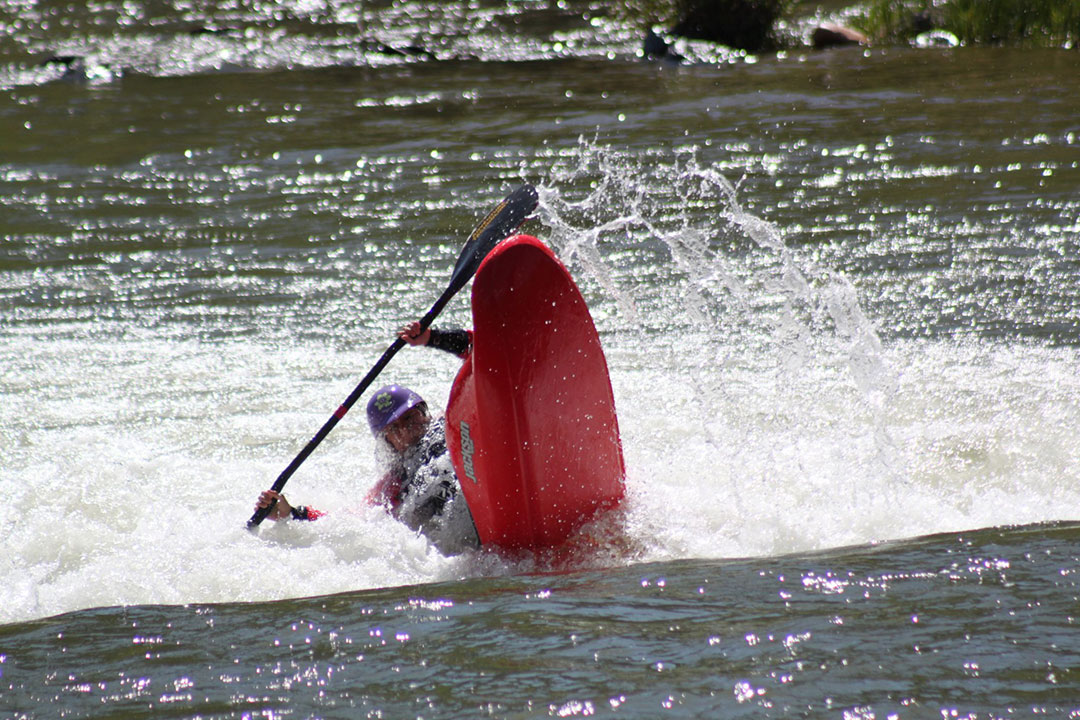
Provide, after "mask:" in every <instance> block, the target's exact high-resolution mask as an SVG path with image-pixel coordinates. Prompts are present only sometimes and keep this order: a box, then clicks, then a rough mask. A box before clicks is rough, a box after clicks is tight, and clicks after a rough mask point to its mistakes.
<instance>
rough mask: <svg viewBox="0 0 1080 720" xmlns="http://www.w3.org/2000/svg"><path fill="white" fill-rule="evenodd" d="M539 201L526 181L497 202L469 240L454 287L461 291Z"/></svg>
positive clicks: (459, 263)
mask: <svg viewBox="0 0 1080 720" xmlns="http://www.w3.org/2000/svg"><path fill="white" fill-rule="evenodd" d="M539 202H540V198H539V196H538V195H537V194H536V188H534V187H533V186H532V185H530V184H528V183H525V184H524V185H522V186H521V187H519V188H518V189H517V190H515V191H514V192H512V193H510V194H509V195H507V196H506V198H505V199H504V200H503V201H502V202H501V203H499V204H498V205H496V206H495V209H494V210H492V211H491V212H490V213H488V216H487V217H486V218H484V219H483V220H481V221H480V224H479V225H477V226H476V229H475V230H473V231H472V234H471V235H469V239H468V240H466V241H465V247H463V248H462V249H461V255H459V256H458V261H457V264H456V265H454V274H453V275H451V276H450V287H452V288H456V289H458V290H460V289H461V288H462V287H463V286H464V285H465V283H466V282H468V281H469V278H471V277H472V276H473V275H474V274H475V273H476V269H477V268H478V267H480V263H481V262H483V260H484V258H485V257H487V254H488V253H489V252H491V249H492V248H493V247H495V246H496V245H498V244H499V242H501V241H502V240H505V239H506V238H508V237H509V236H510V235H511V234H512V233H513V232H514V231H515V230H517V229H518V227H520V226H521V223H523V222H525V218H527V217H528V216H529V214H530V213H531V212H532V211H533V210H535V209H536V206H537V205H538V204H539Z"/></svg>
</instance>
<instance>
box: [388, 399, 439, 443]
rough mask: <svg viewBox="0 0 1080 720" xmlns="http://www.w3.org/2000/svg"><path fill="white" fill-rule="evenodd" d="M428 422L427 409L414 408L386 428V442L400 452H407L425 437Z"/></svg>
mask: <svg viewBox="0 0 1080 720" xmlns="http://www.w3.org/2000/svg"><path fill="white" fill-rule="evenodd" d="M428 420H429V419H428V414H427V410H426V409H425V408H423V407H419V406H418V407H414V408H412V409H411V410H409V412H407V413H405V414H404V415H402V416H401V417H399V418H398V419H397V420H395V421H394V422H393V423H392V424H390V425H389V426H388V427H387V428H386V441H387V442H388V443H390V445H391V446H392V447H393V448H394V449H395V450H397V451H398V452H405V451H406V450H408V449H409V448H410V447H412V446H413V445H415V444H416V443H418V442H420V438H422V437H424V433H426V432H427V427H428Z"/></svg>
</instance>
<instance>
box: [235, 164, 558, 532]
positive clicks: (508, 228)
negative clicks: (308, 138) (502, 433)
mask: <svg viewBox="0 0 1080 720" xmlns="http://www.w3.org/2000/svg"><path fill="white" fill-rule="evenodd" d="M537 202H538V198H537V194H536V188H534V187H533V186H532V185H529V184H525V185H522V186H521V187H519V188H518V189H517V190H515V191H514V192H512V193H510V194H509V195H507V196H506V199H504V200H503V201H502V202H501V203H499V204H498V205H497V206H496V207H495V209H494V210H492V211H491V212H490V213H489V214H488V216H487V217H486V218H484V219H483V220H482V221H481V222H480V224H479V225H477V226H476V229H475V230H473V231H472V234H471V235H470V236H469V239H468V240H466V241H465V247H463V248H462V249H461V255H459V256H458V260H457V264H456V265H454V272H453V274H452V275H451V276H450V284H449V285H448V286H447V288H446V290H444V291H443V294H442V295H440V296H439V299H438V300H436V301H435V304H434V305H432V306H431V309H430V310H428V311H427V314H426V315H424V317H422V318H421V319H420V332H423V331H424V330H426V329H427V328H428V327H429V326H430V325H431V323H432V322H433V321H434V320H435V318H436V317H437V316H438V314H439V313H440V312H442V309H443V308H444V307H446V303H448V302H450V298H452V297H454V295H455V294H457V291H458V290H460V289H461V288H463V287H464V286H465V283H467V282H469V279H470V278H472V276H473V275H474V274H476V269H477V268H478V267H480V262H481V261H482V260H483V259H484V258H485V257H486V256H487V254H488V253H489V252H491V249H492V248H493V247H495V245H496V244H498V242H499V241H500V240H504V239H506V238H507V237H508V236H509V235H510V233H512V232H514V230H516V229H517V228H518V226H520V225H521V223H522V222H524V220H525V218H526V217H528V215H529V213H531V212H532V211H533V210H534V209H535V208H536V205H537ZM404 345H405V341H404V340H402V339H401V338H398V339H397V340H395V341H394V344H393V345H391V346H390V347H389V348H387V350H386V352H384V353H383V354H382V357H381V358H379V361H378V362H377V363H375V366H374V367H373V368H371V370H369V371H368V374H367V375H365V376H364V379H363V380H361V381H360V384H359V385H357V386H356V389H354V390H353V391H352V393H351V394H350V395H349V397H348V398H347V399H346V400H345V402H343V403H342V404H341V407H339V408H338V409H337V410H336V411H335V412H334V414H333V415H331V416H330V419H329V420H327V421H326V423H325V424H324V425H323V426H322V428H320V429H319V432H317V433H315V437H313V438H311V441H310V442H308V444H307V445H306V446H304V449H303V450H301V451H300V454H299V455H297V456H296V457H295V458H293V461H292V462H291V463H289V466H288V467H287V468H285V469H284V470H283V471H282V473H281V474H280V475H278V478H277V480H275V481H274V485H273V487H272V488H271V489H272V490H274V491H275V492H281V489H282V488H284V487H285V483H286V482H288V481H289V478H290V477H292V474H293V473H294V472H296V469H297V468H298V467H300V465H301V463H303V462H304V460H307V457H308V455H310V454H311V453H312V451H313V450H314V449H315V448H316V447H318V445H319V443H321V442H322V441H323V439H324V438H325V437H326V436H327V435H329V434H330V431H331V430H333V429H334V426H335V425H337V424H338V421H339V420H341V418H343V417H345V413H347V412H349V409H350V408H351V407H352V406H353V405H354V404H355V403H356V401H357V400H358V399H360V396H361V395H363V394H364V391H365V390H367V388H368V386H369V385H371V383H372V381H373V380H374V379H375V378H376V377H377V376H378V374H379V373H380V372H382V370H383V368H385V367H386V365H387V363H389V362H390V359H391V358H393V357H394V355H396V354H397V351H398V350H400V349H401V348H402V347H404ZM276 504H277V501H276V500H275V501H274V502H272V503H271V504H270V505H268V506H267V507H264V508H260V509H258V510H256V511H255V514H254V515H252V516H251V519H250V520H248V523H247V526H248V529H249V530H254V529H255V528H256V527H258V525H259V523H261V522H262V521H263V520H264V519H265V518H266V516H267V515H269V514H270V511H271V510H273V509H274V505H276Z"/></svg>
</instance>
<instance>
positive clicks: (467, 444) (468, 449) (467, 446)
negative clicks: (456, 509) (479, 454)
mask: <svg viewBox="0 0 1080 720" xmlns="http://www.w3.org/2000/svg"><path fill="white" fill-rule="evenodd" d="M474 450H476V446H475V445H473V441H472V436H471V435H470V434H469V423H467V422H465V421H464V420H462V421H461V462H462V464H463V465H464V466H465V477H467V478H469V479H470V480H472V481H473V483H476V470H475V469H474V468H473V451H474Z"/></svg>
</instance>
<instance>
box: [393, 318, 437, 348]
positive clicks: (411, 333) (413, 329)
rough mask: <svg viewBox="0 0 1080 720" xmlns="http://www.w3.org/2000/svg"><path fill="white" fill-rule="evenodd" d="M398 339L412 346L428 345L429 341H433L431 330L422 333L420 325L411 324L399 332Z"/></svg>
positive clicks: (416, 323) (427, 329) (417, 323)
mask: <svg viewBox="0 0 1080 720" xmlns="http://www.w3.org/2000/svg"><path fill="white" fill-rule="evenodd" d="M398 337H399V338H401V339H402V340H404V341H405V342H407V343H409V344H410V345H427V344H428V340H430V339H431V328H426V329H425V330H424V332H420V323H419V322H411V323H409V324H408V325H406V326H405V327H403V328H401V330H399V331H398Z"/></svg>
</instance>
